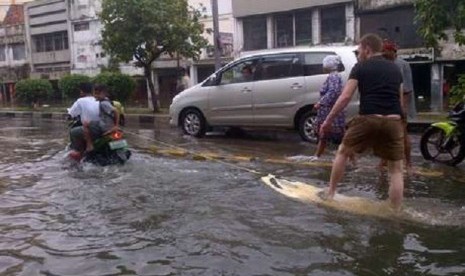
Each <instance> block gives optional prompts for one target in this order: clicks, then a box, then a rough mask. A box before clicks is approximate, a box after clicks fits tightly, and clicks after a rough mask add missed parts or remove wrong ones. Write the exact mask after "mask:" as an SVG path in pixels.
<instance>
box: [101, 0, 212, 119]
mask: <svg viewBox="0 0 465 276" xmlns="http://www.w3.org/2000/svg"><path fill="white" fill-rule="evenodd" d="M100 17H101V20H102V22H103V25H104V28H103V32H102V38H103V47H104V48H105V49H106V51H107V52H109V53H110V54H111V55H113V56H114V57H116V58H118V59H119V60H121V61H124V62H129V61H131V60H133V59H135V60H136V61H137V62H136V66H139V67H142V68H143V69H144V75H145V78H146V80H147V83H148V86H149V90H150V94H151V96H152V104H153V108H154V112H158V106H159V100H158V98H157V96H156V94H157V93H156V92H155V86H154V84H153V80H152V63H153V62H154V61H155V60H156V59H158V58H159V57H160V56H161V55H162V54H169V55H170V56H171V57H173V56H175V55H176V54H179V55H180V56H183V57H185V58H194V59H196V58H198V57H199V55H200V52H201V49H202V48H204V47H205V46H206V45H207V41H206V39H205V38H203V37H202V33H203V25H202V24H201V23H200V22H199V19H200V12H199V11H197V10H195V9H193V8H191V7H189V6H188V4H187V0H156V1H155V0H103V3H102V13H101V14H100Z"/></svg>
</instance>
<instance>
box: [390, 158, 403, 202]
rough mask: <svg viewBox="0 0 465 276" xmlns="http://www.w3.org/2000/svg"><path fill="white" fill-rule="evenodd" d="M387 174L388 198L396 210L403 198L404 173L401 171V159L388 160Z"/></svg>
mask: <svg viewBox="0 0 465 276" xmlns="http://www.w3.org/2000/svg"><path fill="white" fill-rule="evenodd" d="M388 175H389V200H390V202H391V206H392V207H393V208H394V209H396V210H398V209H399V208H400V206H401V205H402V200H403V198H404V175H403V172H402V160H398V161H388Z"/></svg>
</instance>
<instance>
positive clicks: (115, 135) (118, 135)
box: [111, 131, 123, 140]
mask: <svg viewBox="0 0 465 276" xmlns="http://www.w3.org/2000/svg"><path fill="white" fill-rule="evenodd" d="M111 138H112V139H113V140H119V139H121V138H123V133H122V132H121V131H115V132H113V133H112V134H111Z"/></svg>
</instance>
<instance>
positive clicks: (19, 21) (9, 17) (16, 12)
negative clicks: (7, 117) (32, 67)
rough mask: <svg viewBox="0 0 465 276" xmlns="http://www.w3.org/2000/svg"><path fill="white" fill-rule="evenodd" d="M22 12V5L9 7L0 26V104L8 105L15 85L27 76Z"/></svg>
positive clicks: (11, 99) (27, 68)
mask: <svg viewBox="0 0 465 276" xmlns="http://www.w3.org/2000/svg"><path fill="white" fill-rule="evenodd" d="M24 28H25V27H24V11H23V6H22V5H11V6H10V7H9V9H8V11H7V13H6V15H5V17H4V19H3V22H2V24H1V25H0V80H1V84H0V102H2V103H3V104H10V103H12V101H13V99H14V93H15V89H14V88H15V84H16V82H18V81H19V80H21V79H25V78H27V77H28V76H29V64H28V60H27V55H26V46H25V30H24Z"/></svg>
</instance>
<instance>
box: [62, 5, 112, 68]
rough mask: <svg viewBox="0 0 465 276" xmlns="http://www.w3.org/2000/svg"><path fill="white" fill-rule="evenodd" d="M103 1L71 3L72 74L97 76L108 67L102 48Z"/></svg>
mask: <svg viewBox="0 0 465 276" xmlns="http://www.w3.org/2000/svg"><path fill="white" fill-rule="evenodd" d="M100 11H101V1H94V0H74V1H70V3H69V20H70V24H71V36H70V45H71V73H73V74H83V75H88V76H95V75H97V74H99V73H100V71H101V69H102V68H103V67H105V66H107V65H108V57H107V55H106V54H105V51H104V50H103V48H102V36H101V31H102V28H103V26H102V23H101V21H100V20H99V18H98V13H99V12H100Z"/></svg>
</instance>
